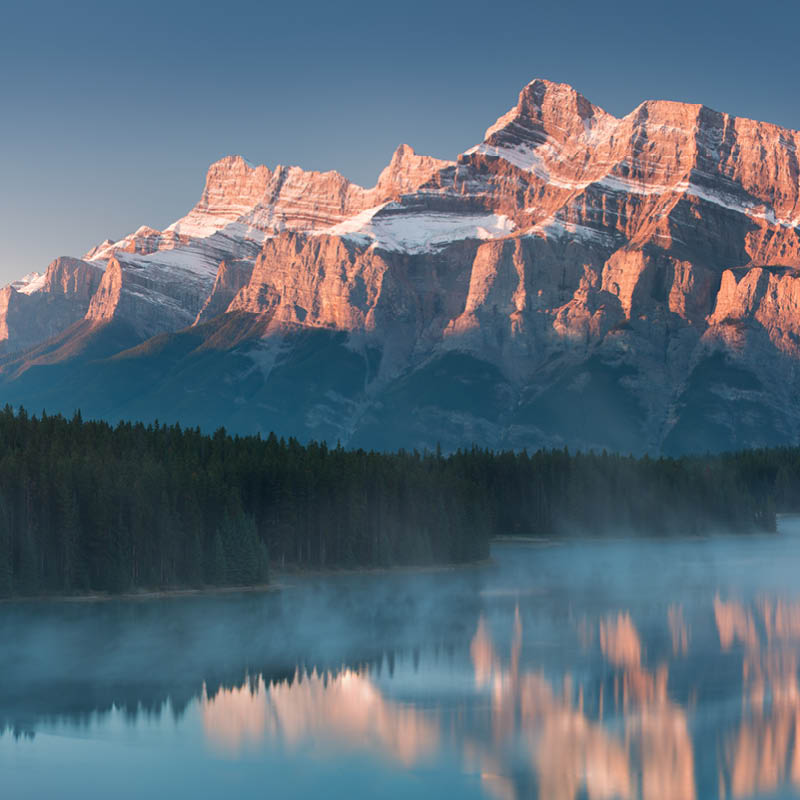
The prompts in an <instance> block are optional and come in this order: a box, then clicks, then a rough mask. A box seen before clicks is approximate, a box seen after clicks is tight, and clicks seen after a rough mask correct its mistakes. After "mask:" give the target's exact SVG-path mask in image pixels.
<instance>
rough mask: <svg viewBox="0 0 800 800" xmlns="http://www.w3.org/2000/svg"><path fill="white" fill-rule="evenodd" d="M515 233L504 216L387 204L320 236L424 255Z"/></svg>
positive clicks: (364, 212)
mask: <svg viewBox="0 0 800 800" xmlns="http://www.w3.org/2000/svg"><path fill="white" fill-rule="evenodd" d="M515 229H516V226H515V225H514V222H513V221H512V220H511V219H509V218H508V217H507V216H505V215H504V214H448V213H436V212H433V211H420V212H418V211H405V210H403V207H402V206H401V205H400V204H399V203H383V204H381V205H379V206H375V207H374V208H369V209H367V210H366V211H362V212H361V213H360V214H356V215H355V216H354V217H351V218H350V219H347V220H345V221H344V222H340V223H339V224H338V225H332V226H331V227H329V228H325V229H323V230H320V231H317V232H316V233H319V234H329V235H332V236H343V237H346V238H348V239H355V240H359V241H361V242H363V243H364V244H371V245H373V246H375V247H380V248H382V249H384V250H393V251H398V252H404V253H424V252H427V251H430V250H433V249H436V248H439V247H442V246H444V245H446V244H449V243H450V242H457V241H462V240H464V239H500V238H503V237H504V236H508V235H510V234H511V233H513V232H514V230H515Z"/></svg>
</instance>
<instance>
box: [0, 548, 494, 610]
mask: <svg viewBox="0 0 800 800" xmlns="http://www.w3.org/2000/svg"><path fill="white" fill-rule="evenodd" d="M492 563H493V562H492V559H491V558H486V559H482V560H480V561H470V562H466V563H463V564H460V563H457V564H452V563H451V564H423V565H418V566H413V565H401V566H396V567H328V568H317V569H309V570H303V569H296V570H292V569H282V570H274V571H271V574H272V575H273V576H274V580H273V581H272V582H270V583H263V584H257V585H255V586H202V587H198V588H185V589H142V590H139V591H132V592H120V593H119V594H111V593H108V592H86V593H84V594H37V595H30V596H24V595H17V596H12V597H3V598H0V607H2V606H4V605H11V604H28V603H109V602H115V601H118V600H123V601H126V602H127V601H131V600H142V601H148V600H180V599H183V598H195V597H213V596H214V595H235V594H269V593H271V592H279V591H283V590H286V589H293V588H294V587H295V586H296V585H297V584H293V583H291V582H287V581H292V579H306V578H332V577H337V576H341V577H343V578H345V577H353V576H355V575H385V574H389V573H433V572H451V571H455V570H466V569H478V568H481V567H486V566H489V565H490V564H492Z"/></svg>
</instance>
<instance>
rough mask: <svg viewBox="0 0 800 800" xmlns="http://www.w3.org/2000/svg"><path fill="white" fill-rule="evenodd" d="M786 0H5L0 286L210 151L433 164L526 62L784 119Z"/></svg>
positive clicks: (132, 222) (478, 133)
mask: <svg viewBox="0 0 800 800" xmlns="http://www.w3.org/2000/svg"><path fill="white" fill-rule="evenodd" d="M799 24H800V3H799V2H797V0H786V1H785V2H784V1H782V0H762V2H757V3H754V2H752V0H750V2H747V3H743V2H739V0H725V1H724V2H723V1H722V0H691V2H686V0H671V2H663V3H655V2H649V1H648V0H636V1H635V2H634V0H605V2H598V1H591V2H590V1H589V0H550V2H539V1H538V0H527V1H526V2H508V1H507V0H490V1H487V0H484V2H473V0H460V1H459V2H454V1H453V0H404V2H382V1H381V0H370V1H369V2H364V1H363V0H326V1H325V2H316V1H315V0H306V2H303V1H302V0H294V2H293V1H292V0H284V2H281V3H272V2H269V0H259V1H255V2H254V1H253V0H236V2H231V3H230V4H228V3H223V2H220V0H217V1H216V2H214V3H211V2H205V3H204V2H202V0H191V2H185V1H184V0H160V2H152V1H151V0H129V2H116V0H103V1H102V2H83V0H70V2H67V0H45V1H44V2H41V1H39V0H10V2H8V3H4V4H3V13H2V17H1V18H0V74H1V75H2V79H0V144H1V145H2V146H1V147H0V242H1V243H2V249H0V282H2V283H5V282H7V281H9V280H11V279H13V278H15V277H18V276H20V275H23V274H24V273H26V272H28V271H30V270H33V269H36V270H42V269H44V268H45V267H46V266H47V264H48V262H49V261H50V260H52V259H53V258H54V257H56V256H58V255H81V254H82V253H83V252H85V251H86V250H87V249H88V248H89V247H90V246H91V245H93V244H95V243H96V242H98V241H100V240H102V239H104V238H106V237H110V238H112V239H114V238H119V237H121V236H123V235H125V234H126V233H129V232H131V231H133V230H135V229H136V228H138V227H139V225H142V224H147V225H151V226H153V227H156V228H163V227H165V226H166V225H167V224H169V223H170V222H172V221H173V220H174V219H176V218H177V217H179V216H181V215H183V214H184V213H185V212H186V211H187V210H188V209H189V208H190V207H191V206H192V205H193V204H194V203H195V201H196V200H197V198H198V197H199V195H200V192H201V190H202V186H203V180H204V176H205V170H206V167H207V166H208V164H210V163H211V162H212V161H215V160H216V159H217V158H219V157H221V156H223V155H227V154H230V153H240V154H242V155H244V156H245V157H246V158H248V159H249V160H251V161H253V162H258V163H265V164H268V165H269V166H270V167H272V166H274V165H275V164H278V163H282V164H300V165H301V166H304V167H306V168H313V169H337V170H339V171H340V172H342V173H343V174H345V175H346V176H348V177H349V178H351V179H353V180H356V181H358V182H359V183H362V184H365V185H372V184H373V183H374V181H375V179H376V177H377V175H378V173H379V171H380V169H381V168H382V167H383V166H384V165H385V164H386V162H387V161H388V160H389V158H390V156H391V153H392V152H393V150H394V149H395V147H396V146H397V145H398V144H399V143H401V142H407V143H408V144H410V145H412V146H413V147H414V148H415V149H416V150H417V151H418V152H420V153H426V154H429V155H434V156H439V157H446V158H452V157H454V156H455V154H457V153H459V152H461V151H462V150H465V149H467V148H468V147H470V146H472V145H473V144H475V143H476V142H478V141H480V139H481V138H482V135H483V131H484V130H485V128H486V127H487V126H488V125H489V124H491V123H492V122H493V121H494V120H495V118H496V117H497V116H499V115H500V114H501V113H503V112H504V111H506V110H507V109H508V108H510V107H511V106H512V105H513V104H514V103H515V102H516V97H517V94H518V93H519V90H520V89H521V88H522V87H523V86H524V85H525V84H526V83H527V82H528V81H529V80H531V79H533V78H534V77H543V78H549V79H551V80H556V81H564V82H567V83H571V84H572V85H573V86H575V87H576V88H577V89H578V90H579V91H581V92H582V93H583V94H585V95H586V96H587V97H588V98H589V99H590V100H591V101H592V102H594V103H596V104H598V105H600V106H602V107H603V108H605V109H606V110H607V111H610V112H612V113H614V114H617V115H623V114H625V113H627V112H628V111H630V110H631V109H633V108H634V107H635V106H637V105H638V104H639V103H640V102H642V101H643V100H646V99H670V100H684V101H688V102H702V103H706V104H707V105H710V106H712V107H714V108H717V109H719V110H721V111H727V112H730V113H732V114H737V115H740V116H748V117H753V118H756V119H763V120H767V121H770V122H775V123H777V124H780V125H784V126H786V127H790V128H800V102H798V97H799V95H800V91H799V90H798V72H799V70H798V66H800V55H798V46H797V31H798V27H799Z"/></svg>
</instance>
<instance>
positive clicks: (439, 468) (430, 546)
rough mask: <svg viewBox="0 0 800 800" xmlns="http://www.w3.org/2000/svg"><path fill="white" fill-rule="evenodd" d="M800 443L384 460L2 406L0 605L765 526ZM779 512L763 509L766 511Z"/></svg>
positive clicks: (786, 497)
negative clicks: (542, 544) (705, 450)
mask: <svg viewBox="0 0 800 800" xmlns="http://www.w3.org/2000/svg"><path fill="white" fill-rule="evenodd" d="M799 498H800V450H797V449H785V450H769V451H767V450H763V451H752V452H745V453H740V454H734V455H725V456H718V457H706V458H684V459H677V460H675V459H658V460H655V459H648V458H643V459H635V458H632V457H623V456H616V455H608V454H605V453H604V454H600V455H598V454H588V455H582V454H577V455H570V454H569V453H568V452H567V451H566V450H564V451H561V450H556V451H549V452H545V451H541V452H537V453H535V454H528V453H526V452H522V453H492V452H490V451H487V450H482V449H477V448H474V449H472V450H469V451H459V452H457V453H455V454H452V455H450V456H447V457H445V456H443V455H442V454H441V453H439V452H435V453H431V452H426V453H422V454H421V453H417V452H402V451H401V452H398V453H393V454H383V453H374V452H365V451H363V450H357V451H349V450H345V449H344V448H342V447H336V448H329V447H327V446H326V445H324V444H315V443H312V444H309V445H305V446H304V445H301V444H300V443H299V442H297V441H296V440H294V439H289V440H288V441H284V440H283V439H281V440H278V439H277V438H276V437H275V436H273V435H270V436H269V437H268V438H266V439H262V438H261V437H257V436H249V437H231V436H228V435H227V434H226V433H225V431H224V430H219V431H217V432H216V433H215V434H214V435H213V436H207V435H204V434H202V433H201V432H200V431H199V430H197V429H183V428H181V427H180V426H177V425H175V426H161V425H158V424H155V425H143V424H140V423H138V424H132V423H120V424H119V425H117V426H116V427H112V426H110V425H108V424H106V423H103V422H85V421H83V420H82V419H81V417H80V415H79V414H77V415H76V416H75V417H73V418H72V419H66V418H64V417H61V416H47V415H46V414H42V415H41V417H35V416H29V415H28V414H27V413H26V412H25V411H23V410H20V411H19V412H18V413H14V411H13V410H12V409H11V408H10V407H6V408H5V409H4V410H3V411H2V412H0V595H10V594H29V595H30V594H45V593H73V592H86V591H108V592H122V591H126V590H130V589H132V588H136V587H146V588H169V587H193V586H203V585H219V586H223V585H248V584H260V583H264V582H266V581H267V578H268V570H269V565H270V564H271V565H273V566H277V567H279V568H284V567H289V566H292V567H297V568H301V569H308V568H312V569H313V568H320V567H328V566H340V567H358V566H391V565H403V564H432V563H455V562H468V561H474V560H478V559H481V558H485V557H486V556H487V555H488V547H489V545H488V542H489V539H490V537H492V536H494V535H498V534H514V533H519V534H530V535H551V536H552V535H568V534H570V533H571V532H576V533H604V532H606V531H636V532H647V533H656V534H664V533H700V532H704V531H707V530H710V529H725V530H753V529H755V528H759V529H764V530H774V527H775V510H776V508H778V509H779V510H781V509H790V508H792V509H793V508H796V507H798V499H799ZM776 504H777V505H776Z"/></svg>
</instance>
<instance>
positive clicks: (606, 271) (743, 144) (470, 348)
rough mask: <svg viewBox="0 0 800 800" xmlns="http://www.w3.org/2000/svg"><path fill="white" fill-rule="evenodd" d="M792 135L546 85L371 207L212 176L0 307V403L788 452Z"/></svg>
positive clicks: (797, 431)
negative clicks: (164, 219)
mask: <svg viewBox="0 0 800 800" xmlns="http://www.w3.org/2000/svg"><path fill="white" fill-rule="evenodd" d="M799 145H800V133H798V132H796V131H790V130H785V129H782V128H779V127H777V126H775V125H770V124H767V123H763V122H755V121H752V120H748V119H740V118H735V117H731V116H729V115H727V114H723V113H720V112H717V111H713V110H711V109H709V108H706V107H705V106H701V105H688V104H683V103H674V102H660V101H659V102H645V103H642V105H640V106H639V107H638V108H636V109H634V110H633V111H632V112H631V113H630V114H628V115H627V116H625V117H622V118H616V117H614V116H612V115H610V114H608V113H606V112H605V111H603V110H602V109H601V108H598V107H597V106H594V105H592V103H590V102H589V101H588V100H587V99H586V98H585V97H583V96H581V95H580V94H578V93H577V92H576V91H575V90H574V89H572V88H571V87H569V86H566V85H563V84H556V83H551V82H549V81H544V80H535V81H532V82H531V83H530V84H528V85H527V86H526V87H525V88H524V89H523V90H522V92H521V93H520V96H519V100H518V102H517V104H516V105H515V106H514V107H513V108H512V109H511V110H510V111H508V113H506V114H504V115H503V116H501V117H500V119H498V120H497V122H495V123H494V125H492V126H491V127H490V128H489V129H488V130H487V131H486V136H485V138H484V140H483V141H482V142H480V143H479V144H477V145H476V146H475V147H473V148H471V149H470V150H468V151H467V152H465V153H463V154H461V155H460V156H458V158H457V159H456V160H455V161H441V160H438V159H434V158H428V157H425V156H419V155H417V154H416V153H414V151H413V150H412V149H411V148H410V147H408V146H407V145H402V146H401V147H400V148H398V150H397V151H396V153H395V154H394V156H393V157H392V159H391V162H390V164H389V165H388V166H387V167H386V169H384V171H383V172H382V173H381V175H380V177H379V179H378V181H377V183H376V185H375V186H374V187H373V188H371V189H365V188H362V187H360V186H357V185H355V184H353V183H351V182H350V181H348V180H347V179H346V178H344V177H343V176H342V175H339V174H338V173H336V172H325V173H319V172H307V171H304V170H302V169H301V168H299V167H282V166H278V167H276V168H275V169H274V170H271V169H269V168H268V167H266V166H252V165H250V164H248V163H247V162H246V161H245V160H244V159H242V158H240V157H238V156H232V157H227V158H224V159H222V160H221V161H218V162H217V163H215V164H213V165H212V166H211V167H210V168H209V171H208V175H207V177H206V185H205V188H204V190H203V194H202V197H201V199H200V201H199V202H198V203H197V205H196V206H195V207H194V208H193V209H191V211H190V212H189V213H188V214H187V215H186V216H185V217H183V218H181V219H179V220H178V221H177V222H175V223H173V224H172V225H170V226H169V227H168V228H167V229H166V230H164V231H156V230H153V229H152V228H146V227H143V228H140V229H139V230H137V231H136V232H135V233H133V234H130V235H129V236H126V237H125V238H124V239H121V240H119V241H111V240H107V241H105V242H103V243H101V244H99V245H98V246H97V247H95V248H93V249H92V250H91V251H90V252H89V253H87V254H86V255H85V256H84V257H83V258H82V259H71V258H60V259H57V260H56V261H54V262H53V263H52V264H51V265H50V267H48V269H47V271H46V273H45V274H44V275H36V274H34V275H29V276H26V277H25V278H23V279H21V280H19V281H17V282H15V283H13V284H11V285H10V286H8V287H6V288H5V289H3V290H2V295H1V296H0V342H2V345H0V346H1V347H2V354H3V355H2V362H0V363H1V366H0V379H2V386H3V391H4V393H5V395H6V398H7V401H9V402H12V403H23V404H25V405H26V406H29V407H30V408H32V409H37V410H38V409H39V408H42V407H44V408H45V409H47V410H48V411H63V412H66V413H70V412H72V411H73V410H74V409H76V408H80V409H81V410H82V412H83V414H84V416H99V417H104V418H107V419H112V420H115V419H120V418H141V419H147V420H149V419H154V418H158V419H159V420H161V421H168V422H171V421H180V422H181V423H183V424H189V425H195V424H199V425H201V426H203V427H205V428H208V429H213V428H216V427H217V426H220V425H224V426H226V427H227V428H228V429H229V430H234V431H239V432H256V431H259V432H262V433H266V432H268V431H272V430H274V431H276V432H277V433H279V434H282V435H295V436H298V437H300V438H302V439H309V438H316V439H326V440H328V441H330V442H334V443H335V442H336V441H341V442H342V443H345V444H349V445H353V446H366V447H376V448H396V447H405V448H413V447H417V448H421V447H434V446H435V445H436V444H437V442H439V443H441V445H442V446H443V447H444V448H445V449H454V448H456V447H469V446H470V445H472V444H473V443H476V444H479V445H488V446H492V447H508V448H512V447H513V448H522V447H527V448H529V449H531V448H536V447H540V446H546V447H551V446H553V447H561V446H563V445H568V446H570V447H579V448H596V449H597V448H608V449H610V450H618V451H623V452H628V451H633V452H643V451H648V452H653V453H657V452H669V453H677V452H685V451H695V450H706V449H711V450H717V449H724V448H734V447H746V446H753V445H765V444H777V443H796V442H798V440H800V399H799V398H800V391H799V390H800V167H799V166H798V163H799V162H798V154H797V152H798V146H799Z"/></svg>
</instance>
